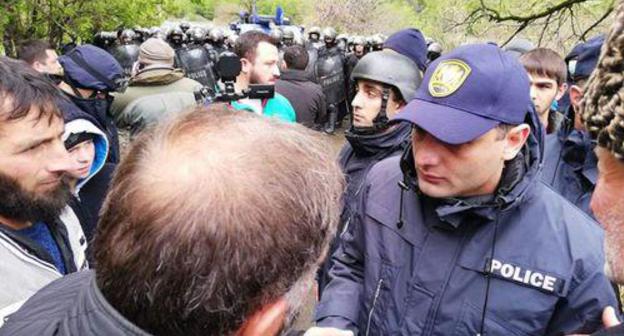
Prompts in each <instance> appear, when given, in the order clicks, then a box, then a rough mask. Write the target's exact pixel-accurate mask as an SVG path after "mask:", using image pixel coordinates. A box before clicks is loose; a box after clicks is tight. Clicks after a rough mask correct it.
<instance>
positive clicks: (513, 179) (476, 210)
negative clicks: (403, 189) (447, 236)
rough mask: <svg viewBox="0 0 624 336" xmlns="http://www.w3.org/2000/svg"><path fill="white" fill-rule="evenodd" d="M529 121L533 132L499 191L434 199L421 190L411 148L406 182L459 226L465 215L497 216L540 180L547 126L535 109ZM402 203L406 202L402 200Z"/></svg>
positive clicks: (509, 166)
mask: <svg viewBox="0 0 624 336" xmlns="http://www.w3.org/2000/svg"><path fill="white" fill-rule="evenodd" d="M526 122H527V123H528V124H529V125H530V127H531V134H530V135H529V138H528V140H527V143H526V144H525V146H524V148H523V150H521V151H520V152H519V153H518V155H517V156H516V158H515V159H514V160H512V161H510V162H508V163H506V165H505V169H504V170H503V176H502V177H501V182H500V183H499V186H498V188H497V192H496V195H488V196H479V197H469V198H447V199H432V198H430V197H427V196H426V195H424V194H422V193H421V192H420V191H419V188H418V180H417V177H416V174H415V173H414V172H415V169H414V167H413V165H414V163H413V162H414V160H413V156H412V155H411V148H410V149H409V152H407V154H408V155H405V154H404V157H403V158H402V160H401V161H402V162H401V165H402V171H403V181H402V183H403V184H404V185H407V186H408V188H409V189H411V190H413V191H415V192H417V193H419V194H420V198H421V199H422V200H423V202H431V201H432V200H433V201H434V204H433V205H434V208H435V213H436V215H437V216H438V217H439V219H440V220H441V221H443V222H445V223H448V224H450V225H451V226H452V227H454V228H457V227H459V226H460V225H461V224H462V223H463V222H464V220H465V219H466V215H467V214H470V215H472V216H475V215H476V216H478V217H482V218H488V219H490V220H492V219H494V218H495V217H496V216H497V211H499V210H500V211H507V210H509V209H511V208H515V207H517V206H518V205H519V204H520V203H522V201H523V200H525V199H526V198H529V197H531V194H532V190H533V189H535V188H534V186H535V184H536V183H537V181H538V176H539V173H540V170H541V165H542V160H543V153H544V128H543V127H542V126H541V123H540V122H539V121H538V119H537V115H536V114H535V113H529V114H527V120H526ZM400 206H401V207H403V206H404V205H403V204H401V205H400Z"/></svg>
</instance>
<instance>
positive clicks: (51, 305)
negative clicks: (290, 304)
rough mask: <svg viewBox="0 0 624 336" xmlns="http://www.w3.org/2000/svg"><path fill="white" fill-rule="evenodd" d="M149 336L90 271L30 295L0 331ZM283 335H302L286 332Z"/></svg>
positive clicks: (51, 335) (17, 334)
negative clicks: (110, 299) (104, 291)
mask: <svg viewBox="0 0 624 336" xmlns="http://www.w3.org/2000/svg"><path fill="white" fill-rule="evenodd" d="M5 335H11V336H21V335H24V336H31V335H37V336H77V335H80V336H89V335H107V336H108V335H128V336H149V335H151V334H149V333H147V332H145V331H144V330H142V329H141V328H139V327H138V326H136V325H135V324H133V323H132V322H131V321H129V320H127V319H126V318H125V317H124V316H123V315H121V314H120V313H119V312H118V311H117V310H115V308H113V306H111V305H110V303H108V301H107V300H106V298H105V297H104V295H102V292H100V290H99V288H98V287H97V284H96V282H95V273H94V272H93V271H92V270H89V271H84V272H78V273H74V274H70V275H68V276H66V277H64V278H61V279H58V280H56V281H54V282H52V283H51V284H50V285H48V286H46V287H44V288H43V289H41V290H40V291H39V292H37V294H35V295H34V296H32V297H31V298H30V299H29V300H28V301H26V303H25V304H24V305H23V306H22V308H20V310H18V311H17V312H16V313H14V314H13V315H9V317H8V318H7V321H6V323H5V325H4V326H3V327H2V328H0V336H5ZM285 335H286V336H299V335H303V332H302V331H297V330H292V331H288V332H287V333H286V334H285Z"/></svg>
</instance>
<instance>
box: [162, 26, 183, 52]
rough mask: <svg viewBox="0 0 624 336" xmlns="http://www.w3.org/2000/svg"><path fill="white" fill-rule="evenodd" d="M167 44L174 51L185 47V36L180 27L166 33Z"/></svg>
mask: <svg viewBox="0 0 624 336" xmlns="http://www.w3.org/2000/svg"><path fill="white" fill-rule="evenodd" d="M167 42H169V44H170V45H171V47H172V48H173V49H174V50H177V49H180V48H182V47H184V46H185V42H186V34H184V32H183V31H182V29H180V27H174V28H173V29H171V30H170V31H169V32H168V33H167Z"/></svg>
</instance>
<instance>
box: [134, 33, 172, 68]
mask: <svg viewBox="0 0 624 336" xmlns="http://www.w3.org/2000/svg"><path fill="white" fill-rule="evenodd" d="M174 56H175V52H174V51H173V48H171V46H169V44H168V43H167V42H165V41H163V40H161V39H157V38H150V39H148V40H147V41H145V42H143V44H141V47H140V49H139V62H140V63H142V64H146V65H152V64H166V65H170V66H173V57H174Z"/></svg>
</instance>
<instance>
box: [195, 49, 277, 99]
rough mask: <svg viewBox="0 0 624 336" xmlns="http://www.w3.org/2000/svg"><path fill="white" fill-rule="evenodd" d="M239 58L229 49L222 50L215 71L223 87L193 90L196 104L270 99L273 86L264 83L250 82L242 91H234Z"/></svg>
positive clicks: (273, 91) (239, 69) (273, 90)
mask: <svg viewBox="0 0 624 336" xmlns="http://www.w3.org/2000/svg"><path fill="white" fill-rule="evenodd" d="M241 68H242V66H241V61H240V58H239V57H238V56H237V55H236V54H235V53H233V52H231V51H224V52H222V53H221V55H219V60H218V61H217V67H216V70H217V73H218V74H219V76H220V77H221V81H222V82H223V89H222V90H221V91H219V92H215V90H214V88H211V87H208V86H202V87H201V88H199V89H198V90H195V92H194V94H195V100H196V101H197V103H198V104H210V103H213V102H231V101H235V100H239V99H243V98H251V99H270V98H273V96H274V95H275V86H273V85H265V84H250V85H249V88H248V89H246V90H243V92H240V93H238V92H236V89H235V88H234V83H235V82H236V77H238V75H239V74H240V72H241Z"/></svg>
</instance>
